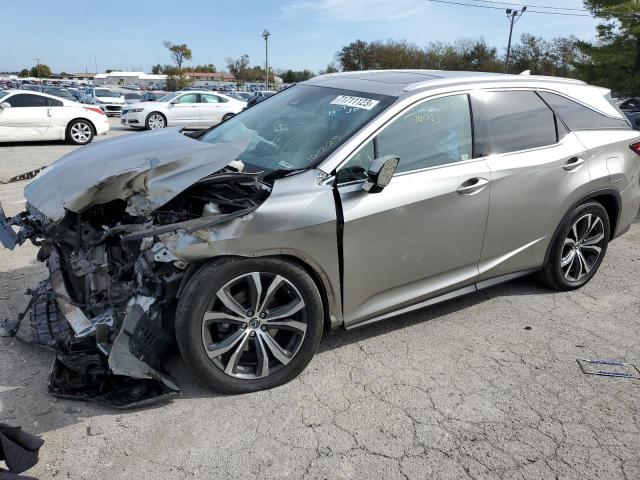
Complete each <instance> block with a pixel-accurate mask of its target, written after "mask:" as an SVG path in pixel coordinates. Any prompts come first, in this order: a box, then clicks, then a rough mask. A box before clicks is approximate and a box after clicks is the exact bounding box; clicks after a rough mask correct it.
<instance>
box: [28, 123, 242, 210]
mask: <svg viewBox="0 0 640 480" xmlns="http://www.w3.org/2000/svg"><path fill="white" fill-rule="evenodd" d="M246 146H247V141H245V140H242V141H238V142H233V143H224V144H210V143H205V142H201V141H199V140H195V139H193V138H190V137H187V136H185V135H183V134H181V133H180V132H179V130H178V129H177V128H167V129H163V130H159V131H156V132H148V133H141V134H131V135H122V136H120V137H116V138H113V139H111V140H104V141H99V142H96V143H93V144H91V145H88V146H85V147H80V148H78V149H76V150H74V151H73V152H71V153H69V154H68V155H65V156H64V157H62V158H60V159H59V160H58V161H56V162H55V163H54V164H52V165H51V166H49V167H47V168H46V169H44V170H43V171H42V172H40V174H38V176H37V177H35V178H34V179H33V180H32V181H31V183H29V185H27V187H26V188H25V190H24V195H25V198H26V199H27V201H28V202H29V203H30V204H31V205H33V206H34V207H35V208H37V209H38V210H39V211H40V212H42V213H43V214H44V215H46V216H47V217H49V218H50V219H52V220H54V221H57V220H60V219H62V218H63V217H64V215H65V209H67V210H70V211H72V212H81V211H82V210H83V209H85V208H87V207H90V206H92V205H96V204H101V203H107V202H110V201H112V200H116V199H122V200H127V202H128V207H127V212H128V213H130V214H132V215H144V214H146V213H149V212H151V211H153V210H155V209H157V208H158V207H160V206H162V205H164V204H165V203H167V202H168V201H169V200H171V199H172V198H173V197H175V196H176V195H178V194H179V193H181V192H182V191H184V190H185V189H186V188H188V187H189V186H191V185H192V184H193V183H195V182H197V181H198V180H200V179H202V178H204V177H206V176H207V175H210V174H212V173H215V172H217V171H218V170H220V169H222V168H224V167H225V166H227V165H229V164H230V163H231V162H232V161H233V160H235V159H236V158H237V156H238V155H239V154H240V153H241V152H242V151H243V150H244V149H245V148H246Z"/></svg>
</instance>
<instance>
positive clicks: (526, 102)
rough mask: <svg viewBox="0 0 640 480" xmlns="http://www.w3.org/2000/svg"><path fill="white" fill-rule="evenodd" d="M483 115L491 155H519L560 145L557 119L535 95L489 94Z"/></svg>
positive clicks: (519, 93) (526, 93)
mask: <svg viewBox="0 0 640 480" xmlns="http://www.w3.org/2000/svg"><path fill="white" fill-rule="evenodd" d="M484 111H485V116H486V120H487V124H488V127H489V135H490V137H491V153H509V152H517V151H520V150H529V149H531V148H539V147H544V146H547V145H553V144H554V143H556V142H557V139H558V135H557V132H556V121H555V116H554V114H553V112H552V111H551V109H550V108H549V107H548V106H547V105H546V104H545V103H544V102H543V101H542V100H541V99H540V97H538V95H536V93H535V92H533V91H528V90H514V91H501V92H487V93H486V95H485V96H484Z"/></svg>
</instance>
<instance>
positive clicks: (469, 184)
mask: <svg viewBox="0 0 640 480" xmlns="http://www.w3.org/2000/svg"><path fill="white" fill-rule="evenodd" d="M488 183H489V180H487V179H486V178H482V177H475V178H471V179H469V180H467V181H466V182H464V183H463V184H462V185H460V186H459V187H458V190H457V192H458V193H459V194H460V195H473V194H474V193H478V192H480V191H481V190H483V189H484V187H486V186H487V184H488Z"/></svg>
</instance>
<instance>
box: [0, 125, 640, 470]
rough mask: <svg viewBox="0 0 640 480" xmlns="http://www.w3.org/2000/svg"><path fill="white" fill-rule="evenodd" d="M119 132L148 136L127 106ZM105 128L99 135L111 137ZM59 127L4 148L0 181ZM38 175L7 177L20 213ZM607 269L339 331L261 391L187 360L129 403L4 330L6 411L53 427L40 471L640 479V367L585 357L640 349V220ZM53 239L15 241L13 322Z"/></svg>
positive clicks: (0, 278)
mask: <svg viewBox="0 0 640 480" xmlns="http://www.w3.org/2000/svg"><path fill="white" fill-rule="evenodd" d="M110 123H111V130H110V132H109V134H108V137H113V136H115V135H121V134H132V135H139V134H140V133H132V132H130V131H128V130H126V129H124V128H122V127H120V126H119V119H117V118H112V119H111V120H110ZM104 138H105V137H100V138H97V139H96V141H104ZM73 148H86V147H71V146H69V145H66V144H63V143H57V142H51V143H46V144H38V143H31V144H7V145H4V146H1V147H0V179H4V178H9V177H12V176H14V175H17V174H19V173H22V172H24V171H29V170H33V169H35V168H39V167H42V166H44V165H47V164H50V163H51V162H53V161H55V160H56V159H57V158H59V157H60V156H61V155H63V154H64V153H66V152H68V151H70V150H71V149H73ZM25 184H26V182H24V181H21V182H16V183H9V184H6V185H0V201H1V202H2V204H3V206H5V209H6V211H7V214H9V215H12V214H15V213H16V212H18V211H20V209H21V208H22V206H23V202H24V200H23V198H22V194H21V191H22V189H23V188H24V185H25ZM638 223H639V220H638V219H637V220H636V223H635V224H634V225H633V226H632V228H631V231H630V232H628V233H627V234H626V235H624V236H623V237H621V238H620V239H618V240H616V241H615V242H613V243H612V244H611V245H610V247H609V251H608V253H607V256H606V257H605V260H604V263H603V265H602V267H601V269H600V271H599V272H598V274H597V275H596V277H595V278H594V279H593V280H592V281H591V282H590V283H589V284H587V285H586V286H585V287H584V288H582V289H580V290H579V291H574V292H569V293H556V292H552V291H550V290H548V289H546V288H543V287H541V286H539V285H538V284H537V283H535V282H534V281H533V280H531V279H527V278H525V279H522V280H518V281H515V282H512V283H509V284H505V285H502V286H499V287H495V288H493V289H490V290H486V291H484V292H480V293H477V294H474V295H471V296H467V297H463V298H462V299H459V300H455V301H451V302H448V303H445V304H442V305H439V306H435V307H432V308H430V309H427V310H423V311H419V312H416V313H413V314H410V315H405V316H402V317H399V318H396V319H391V320H388V321H386V322H382V323H378V324H374V325H371V326H368V327H364V328H361V329H357V330H352V331H348V332H347V331H337V332H334V333H330V334H325V338H324V340H323V341H322V344H321V346H320V350H319V352H318V354H317V356H316V357H315V358H314V360H313V361H312V362H311V364H310V365H309V367H308V368H307V369H306V370H305V371H304V372H303V373H302V375H301V376H300V377H299V378H297V379H295V380H293V381H292V382H290V383H289V384H287V385H285V386H282V387H279V388H276V389H273V390H269V391H262V392H259V393H253V394H248V395H238V396H224V395H217V394H214V393H211V392H210V391H208V390H206V389H205V388H204V387H203V386H201V385H200V384H199V383H198V382H197V381H196V380H195V378H194V377H193V376H192V374H191V373H190V372H189V371H187V369H186V368H185V367H184V365H183V363H182V361H181V359H180V358H178V357H176V358H173V359H171V360H170V362H169V365H168V369H169V371H170V373H171V374H172V375H173V376H174V377H175V378H176V379H177V381H178V383H179V384H180V386H181V387H182V389H183V392H182V394H181V395H180V396H179V397H177V398H176V399H175V400H174V401H172V402H171V403H169V404H164V405H157V406H154V407H151V408H146V409H138V410H134V411H117V410H113V409H108V408H103V407H98V406H95V405H92V404H87V403H82V402H71V401H65V400H58V399H55V398H53V397H51V396H49V395H48V394H47V387H46V385H47V377H48V375H49V372H50V367H51V363H52V361H53V355H52V354H50V353H48V352H45V351H40V350H37V349H36V348H34V347H32V346H30V345H26V344H23V343H21V342H20V341H19V340H16V339H0V422H7V423H10V424H13V425H22V426H23V428H24V429H25V430H27V431H30V432H34V433H36V434H38V435H41V436H43V438H44V439H45V441H46V443H45V446H44V447H43V448H42V449H41V460H40V462H39V464H38V465H37V466H36V467H34V469H32V470H31V471H29V472H28V473H29V474H31V475H33V476H36V477H38V478H73V479H85V478H86V479H92V478H127V479H130V478H136V479H146V478H149V479H157V478H178V479H180V478H301V477H307V478H323V479H334V478H358V479H359V478H366V479H390V478H401V479H422V478H514V479H519V478H522V479H533V478H536V479H547V478H575V479H603V478H607V479H616V478H621V479H622V478H626V479H631V478H640V455H639V454H638V445H640V420H639V419H640V382H639V381H637V380H630V379H622V378H605V377H597V376H588V375H584V374H583V373H581V371H580V369H579V368H578V365H577V363H576V359H578V358H615V359H622V360H626V361H629V362H632V363H633V362H635V363H637V364H640V341H639V340H638V338H639V337H638V331H639V328H640V281H639V279H640V277H639V276H638V268H639V266H640V224H638ZM35 256H36V248H35V247H33V246H32V245H30V244H25V245H24V246H22V247H21V248H19V249H18V250H16V251H15V252H9V251H7V250H0V321H1V320H2V319H5V318H11V319H13V318H15V316H16V315H17V312H19V311H21V310H22V309H23V308H24V307H25V304H26V300H27V298H26V296H25V295H24V292H25V290H26V289H27V288H30V287H32V286H34V285H35V284H36V283H37V281H38V280H39V279H41V278H42V277H43V276H44V267H43V266H42V265H41V264H39V263H38V262H37V261H36V260H35Z"/></svg>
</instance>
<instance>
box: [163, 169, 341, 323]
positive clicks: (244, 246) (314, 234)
mask: <svg viewBox="0 0 640 480" xmlns="http://www.w3.org/2000/svg"><path fill="white" fill-rule="evenodd" d="M323 178H324V176H323V175H322V174H321V172H320V171H318V170H308V171H306V172H302V173H300V174H297V175H292V176H290V177H286V178H282V179H280V180H276V182H275V183H274V187H273V190H272V192H271V195H270V196H269V198H267V200H266V201H265V202H264V203H263V204H262V205H260V207H259V208H258V209H257V210H256V211H254V212H253V213H250V214H249V215H246V216H244V217H241V218H237V219H235V220H232V221H230V222H227V223H224V224H221V225H218V226H215V227H213V228H212V229H208V230H201V231H196V232H194V233H193V234H187V233H184V232H182V233H176V234H175V235H172V236H171V237H172V238H171V240H169V242H170V243H171V242H174V244H175V249H174V251H175V255H176V257H177V258H179V259H181V260H184V261H186V262H198V261H207V260H209V259H211V258H214V257H219V256H235V255H237V256H243V257H262V256H268V255H286V256H290V257H292V258H295V259H297V260H299V261H300V262H302V263H304V264H305V265H308V266H309V267H310V268H311V269H312V270H313V271H314V272H315V273H316V276H317V277H318V278H319V280H320V281H321V284H322V288H323V290H324V294H325V296H326V299H327V307H328V310H329V311H328V312H327V313H328V314H329V316H330V320H331V324H332V326H338V325H342V323H343V322H342V303H341V298H340V267H339V261H338V258H339V254H338V242H337V228H336V227H337V225H336V205H335V200H334V195H333V187H332V186H330V185H322V184H321V180H322V179H323Z"/></svg>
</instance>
